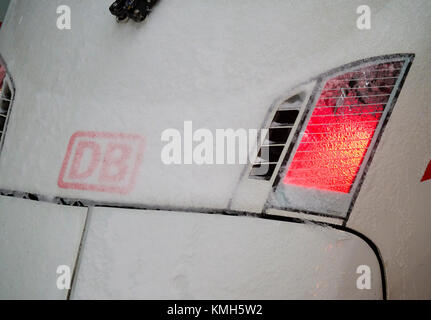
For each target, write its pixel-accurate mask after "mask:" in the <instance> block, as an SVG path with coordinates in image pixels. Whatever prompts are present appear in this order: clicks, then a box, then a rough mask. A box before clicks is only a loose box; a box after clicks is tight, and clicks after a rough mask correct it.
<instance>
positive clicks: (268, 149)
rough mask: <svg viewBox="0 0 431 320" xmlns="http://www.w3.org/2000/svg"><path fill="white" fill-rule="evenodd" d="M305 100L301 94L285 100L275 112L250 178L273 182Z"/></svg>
mask: <svg viewBox="0 0 431 320" xmlns="http://www.w3.org/2000/svg"><path fill="white" fill-rule="evenodd" d="M302 102H303V98H302V96H301V95H300V94H297V95H294V96H292V97H290V98H289V99H287V100H285V101H284V102H283V103H282V104H281V105H280V107H279V109H278V110H277V111H276V112H275V115H274V118H273V119H272V121H271V124H270V125H269V128H268V133H267V135H266V137H265V140H264V143H263V145H262V146H261V147H260V150H259V152H258V155H257V159H256V161H255V162H254V164H253V166H252V169H251V172H250V178H253V179H261V180H271V178H272V176H273V174H274V171H275V169H276V167H277V164H278V162H279V161H280V157H281V154H282V152H283V150H284V147H285V146H286V143H287V140H288V139H289V136H290V134H291V132H292V128H293V126H294V125H295V122H296V119H297V118H298V115H299V109H300V107H301V105H302Z"/></svg>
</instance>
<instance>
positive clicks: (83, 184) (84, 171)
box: [58, 132, 144, 194]
mask: <svg viewBox="0 0 431 320" xmlns="http://www.w3.org/2000/svg"><path fill="white" fill-rule="evenodd" d="M143 146H144V141H143V138H142V137H141V136H139V135H131V134H115V133H105V132H77V133H75V134H74V135H73V136H72V137H71V138H70V142H69V146H68V147H67V152H66V156H65V158H64V161H63V165H62V167H61V171H60V176H59V178H58V186H59V187H60V188H64V189H78V190H91V191H101V192H110V193H122V194H126V193H129V192H130V191H131V190H132V189H133V187H134V185H135V180H136V175H137V173H138V170H139V166H140V164H141V162H142V152H143Z"/></svg>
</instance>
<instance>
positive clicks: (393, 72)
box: [283, 62, 403, 193]
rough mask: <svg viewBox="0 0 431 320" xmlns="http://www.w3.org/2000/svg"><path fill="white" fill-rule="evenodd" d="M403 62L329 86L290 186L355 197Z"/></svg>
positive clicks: (360, 72)
mask: <svg viewBox="0 0 431 320" xmlns="http://www.w3.org/2000/svg"><path fill="white" fill-rule="evenodd" d="M402 65H403V62H392V63H383V64H379V65H375V66H370V67H366V68H362V69H360V70H358V71H355V72H349V73H346V74H343V75H341V76H337V77H335V78H332V79H330V80H328V81H327V82H326V84H325V86H324V88H323V90H322V93H321V95H320V97H319V99H318V101H317V103H316V106H315V108H314V111H313V113H312V116H311V118H310V120H309V122H308V125H307V127H306V129H305V131H304V135H303V137H302V139H301V142H300V144H299V147H298V149H297V150H296V153H295V156H294V158H293V160H292V162H291V164H290V166H289V170H288V171H287V174H286V176H285V178H284V181H283V182H284V183H290V184H295V185H299V186H303V187H310V188H317V189H322V190H329V191H337V192H344V193H349V191H350V188H351V186H352V184H353V182H354V181H355V178H356V175H357V173H358V170H359V168H360V166H361V164H362V162H363V159H364V156H365V154H366V152H367V150H368V147H369V145H370V142H371V139H372V138H373V136H374V133H375V130H376V127H377V125H378V123H379V121H380V119H381V116H382V113H383V110H384V109H385V106H386V104H387V102H388V100H389V97H390V95H391V93H392V91H393V90H394V84H395V82H396V79H397V78H398V76H399V74H400V70H401V67H402Z"/></svg>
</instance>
